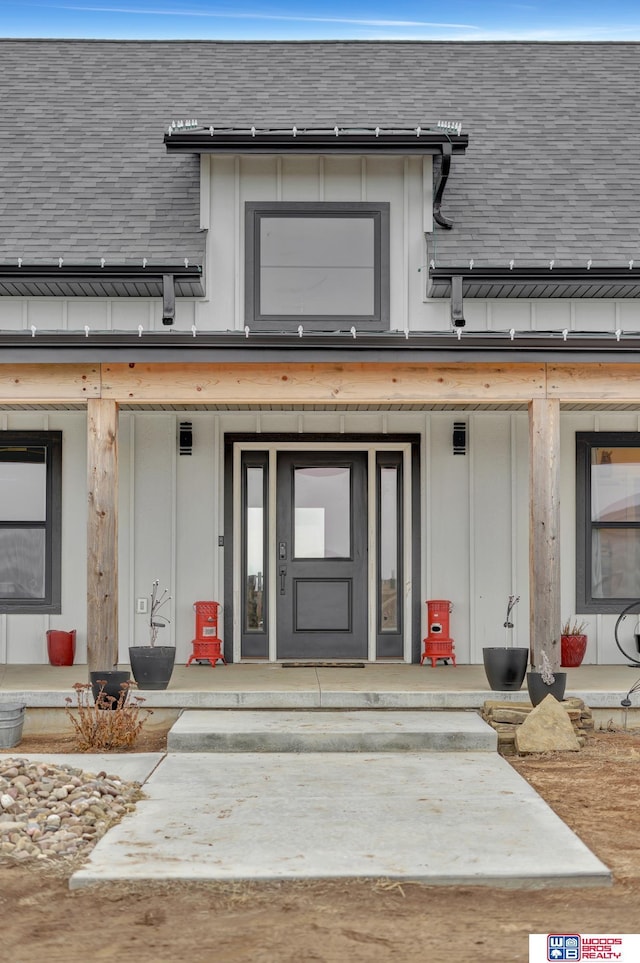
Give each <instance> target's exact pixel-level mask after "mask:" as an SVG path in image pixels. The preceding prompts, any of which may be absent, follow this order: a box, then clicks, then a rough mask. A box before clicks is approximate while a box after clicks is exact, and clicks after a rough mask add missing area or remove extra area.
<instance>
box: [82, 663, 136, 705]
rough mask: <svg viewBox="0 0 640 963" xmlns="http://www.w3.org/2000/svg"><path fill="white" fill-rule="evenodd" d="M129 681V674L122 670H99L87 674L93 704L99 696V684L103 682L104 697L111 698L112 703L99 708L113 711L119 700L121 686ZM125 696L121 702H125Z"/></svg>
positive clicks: (100, 687)
mask: <svg viewBox="0 0 640 963" xmlns="http://www.w3.org/2000/svg"><path fill="white" fill-rule="evenodd" d="M130 679H131V673H130V672H127V671H126V670H124V669H99V670H98V671H97V672H90V673H89V681H90V682H91V691H92V692H93V701H94V702H95V701H96V700H97V698H98V696H99V695H100V690H101V689H102V686H101V684H100V683H101V682H102V681H104V683H105V685H104V689H103V690H102V691H103V692H104V695H105V696H111V697H112V699H113V702H111V703H110V704H109V706H102V707H101V708H103V709H106V708H109V709H115V708H116V707H117V704H118V699H119V698H120V693H121V691H122V689H121V686H122V685H123V683H125V682H129V681H130ZM127 697H128V690H127V696H125V698H124V700H123V704H124V702H126V701H127Z"/></svg>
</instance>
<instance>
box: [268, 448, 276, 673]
mask: <svg viewBox="0 0 640 963" xmlns="http://www.w3.org/2000/svg"><path fill="white" fill-rule="evenodd" d="M268 464H269V479H268V481H269V507H268V530H269V538H268V540H267V551H268V553H269V554H268V557H267V571H268V572H269V598H268V606H269V620H268V621H269V662H275V661H276V659H277V657H278V648H277V636H276V633H277V631H278V621H277V612H276V606H277V604H278V600H277V597H276V591H277V589H276V585H277V564H276V556H277V551H276V510H277V488H276V471H277V469H278V452H277V451H276V448H275V447H274V446H273V445H272V446H271V447H270V448H269V463H268Z"/></svg>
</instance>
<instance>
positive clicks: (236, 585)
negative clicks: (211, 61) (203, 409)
mask: <svg viewBox="0 0 640 963" xmlns="http://www.w3.org/2000/svg"><path fill="white" fill-rule="evenodd" d="M241 468H242V463H241V449H240V446H239V445H238V444H235V445H234V446H233V485H232V490H233V592H232V598H233V661H234V662H240V659H241V657H242V649H241V645H240V633H241V627H242V622H241V619H242V608H241V606H242V592H241V590H240V588H241V586H240V582H241V579H242V525H241V515H242V484H241V482H242V475H241Z"/></svg>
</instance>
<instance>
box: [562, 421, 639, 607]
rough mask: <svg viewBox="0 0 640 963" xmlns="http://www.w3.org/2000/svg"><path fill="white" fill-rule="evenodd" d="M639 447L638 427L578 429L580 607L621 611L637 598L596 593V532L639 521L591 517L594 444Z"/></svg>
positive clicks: (636, 525)
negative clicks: (625, 429) (622, 429)
mask: <svg viewBox="0 0 640 963" xmlns="http://www.w3.org/2000/svg"><path fill="white" fill-rule="evenodd" d="M609 447H610V448H638V449H640V432H638V431H578V432H576V611H578V612H580V613H585V614H589V613H601V614H604V615H606V614H613V615H616V614H619V613H620V612H621V611H622V609H624V608H625V607H626V606H627V605H630V604H631V603H632V602H634V601H636V599H635V598H631V597H630V598H611V597H609V598H607V597H605V598H602V597H599V596H598V597H595V596H594V595H593V594H592V590H593V585H592V546H593V532H594V530H597V529H599V528H607V529H611V528H619V529H637V530H638V533H639V536H640V521H638V522H610V521H607V522H594V521H593V520H592V518H591V451H592V449H593V448H609Z"/></svg>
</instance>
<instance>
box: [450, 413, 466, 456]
mask: <svg viewBox="0 0 640 963" xmlns="http://www.w3.org/2000/svg"><path fill="white" fill-rule="evenodd" d="M452 441H453V454H454V455H466V454H467V426H466V424H465V423H464V421H454V423H453V439H452Z"/></svg>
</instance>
